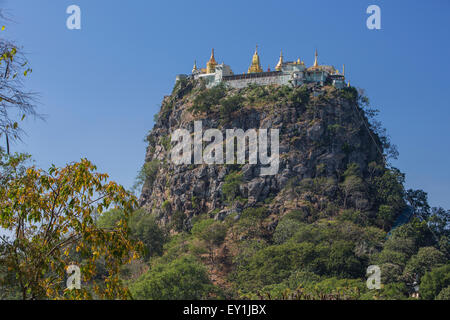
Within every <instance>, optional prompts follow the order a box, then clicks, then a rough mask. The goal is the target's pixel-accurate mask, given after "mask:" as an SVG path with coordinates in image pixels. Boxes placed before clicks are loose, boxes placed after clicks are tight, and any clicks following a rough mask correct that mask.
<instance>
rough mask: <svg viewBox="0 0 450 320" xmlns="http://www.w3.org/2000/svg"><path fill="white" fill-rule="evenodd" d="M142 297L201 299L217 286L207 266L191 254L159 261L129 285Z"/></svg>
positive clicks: (138, 296)
mask: <svg viewBox="0 0 450 320" xmlns="http://www.w3.org/2000/svg"><path fill="white" fill-rule="evenodd" d="M130 291H131V293H132V296H133V298H134V299H139V300H200V299H206V298H208V297H209V296H210V295H211V294H212V293H213V292H214V291H215V290H214V287H213V285H212V284H211V281H210V280H209V277H208V273H207V271H206V268H205V267H204V266H203V265H202V264H201V263H199V262H198V261H197V260H196V259H195V258H193V257H192V256H183V257H180V258H178V259H175V260H174V261H172V262H170V263H168V264H157V265H155V266H153V267H152V268H151V269H150V270H149V271H147V272H146V273H145V274H143V275H142V276H141V277H140V278H139V279H138V280H137V281H136V282H135V283H133V284H132V285H131V287H130Z"/></svg>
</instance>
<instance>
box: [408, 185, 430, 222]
mask: <svg viewBox="0 0 450 320" xmlns="http://www.w3.org/2000/svg"><path fill="white" fill-rule="evenodd" d="M405 198H406V200H407V201H408V203H409V205H410V206H411V207H412V208H413V210H414V214H415V215H417V216H419V217H420V218H422V219H427V218H428V216H429V215H430V205H429V204H428V194H427V193H426V192H425V191H423V190H413V189H408V191H406V195H405Z"/></svg>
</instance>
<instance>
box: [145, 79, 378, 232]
mask: <svg viewBox="0 0 450 320" xmlns="http://www.w3.org/2000/svg"><path fill="white" fill-rule="evenodd" d="M363 99H364V97H362V96H361V95H359V94H358V92H357V90H356V89H354V88H352V87H350V88H345V89H341V90H339V89H336V88H334V87H332V86H318V85H304V86H302V87H298V88H291V87H289V86H249V87H247V88H243V89H228V88H226V87H223V86H218V87H216V88H213V89H206V88H205V86H204V85H203V84H202V83H201V82H199V81H194V80H183V81H178V82H177V84H176V86H175V87H174V89H173V92H172V94H171V95H170V96H166V97H165V98H164V100H163V102H162V106H161V111H160V112H159V114H158V116H157V120H156V123H155V126H154V128H153V129H152V130H151V132H150V133H149V135H148V137H147V140H148V142H149V145H148V148H147V153H146V157H145V165H144V167H143V174H144V176H145V182H144V185H143V188H142V194H141V197H140V202H141V205H142V206H143V207H144V208H145V209H146V210H147V211H148V212H152V213H153V214H156V215H157V216H158V217H159V219H160V221H161V223H162V224H163V225H165V226H169V227H170V228H171V229H173V230H179V231H181V230H189V229H190V228H191V227H192V222H191V221H192V218H193V217H195V216H198V215H201V214H208V215H209V216H210V217H214V218H215V219H217V220H223V219H224V218H225V217H227V216H228V215H230V214H234V219H239V216H240V214H241V212H242V211H243V210H245V209H246V208H249V207H265V208H266V209H267V210H268V215H269V217H271V218H270V219H268V223H267V228H268V229H269V230H270V229H273V228H274V227H275V226H276V224H277V221H278V219H279V217H281V216H282V215H283V214H284V213H286V212H288V211H292V210H299V212H302V215H303V216H304V217H303V218H304V220H305V221H315V220H317V219H318V218H320V217H323V216H336V215H339V214H340V213H341V212H342V211H343V210H345V209H347V208H352V209H354V210H357V211H358V212H359V213H360V214H361V215H362V216H363V218H362V219H376V217H375V215H376V212H377V211H378V204H377V196H376V194H374V190H373V187H372V182H373V181H374V179H375V178H376V177H377V176H381V175H383V173H384V169H385V164H384V160H383V156H382V155H381V153H380V150H381V149H382V147H383V146H382V139H381V138H380V137H379V136H378V135H377V134H376V133H375V132H373V130H372V127H371V125H370V124H369V121H368V119H367V117H366V116H365V112H364V110H363V109H362V108H361V101H362V100H363ZM196 120H202V122H203V129H204V130H206V129H208V128H218V129H219V130H221V131H222V132H223V133H224V135H225V130H226V129H232V128H241V129H243V130H247V129H251V128H255V129H259V128H271V129H279V130H280V131H279V132H280V147H279V152H280V165H279V171H278V173H277V174H275V175H273V176H260V174H259V173H260V165H251V164H248V163H247V164H244V165H174V164H173V163H172V162H171V161H170V150H171V148H172V146H173V142H171V133H172V132H173V131H174V130H176V129H179V128H185V129H187V130H189V131H190V132H193V127H194V121H196Z"/></svg>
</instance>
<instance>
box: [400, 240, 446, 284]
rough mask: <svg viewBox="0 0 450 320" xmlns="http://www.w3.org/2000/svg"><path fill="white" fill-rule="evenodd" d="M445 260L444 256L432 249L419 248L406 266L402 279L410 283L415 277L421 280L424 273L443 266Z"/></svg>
mask: <svg viewBox="0 0 450 320" xmlns="http://www.w3.org/2000/svg"><path fill="white" fill-rule="evenodd" d="M446 260H447V259H445V255H444V254H443V253H442V252H440V251H439V250H437V249H436V248H434V247H423V248H420V249H419V251H418V252H417V254H416V255H414V256H412V257H411V259H410V260H409V261H408V263H407V264H406V266H405V270H404V277H405V279H407V280H409V282H410V283H412V282H414V280H415V279H416V277H419V278H421V277H422V276H423V275H424V274H425V272H427V271H431V269H434V268H436V267H440V266H442V265H443V264H445V262H446Z"/></svg>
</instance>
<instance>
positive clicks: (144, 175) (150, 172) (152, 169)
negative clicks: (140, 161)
mask: <svg viewBox="0 0 450 320" xmlns="http://www.w3.org/2000/svg"><path fill="white" fill-rule="evenodd" d="M159 168H160V162H159V160H152V161H150V162H146V163H144V165H143V166H142V168H141V170H139V172H138V175H137V177H136V182H135V183H134V185H133V190H137V189H138V188H139V187H141V186H142V185H143V184H147V185H149V186H152V185H153V182H155V179H156V176H157V174H158V171H159Z"/></svg>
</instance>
